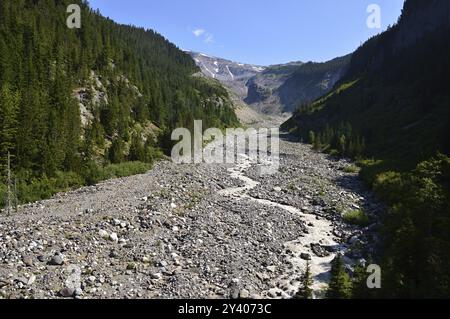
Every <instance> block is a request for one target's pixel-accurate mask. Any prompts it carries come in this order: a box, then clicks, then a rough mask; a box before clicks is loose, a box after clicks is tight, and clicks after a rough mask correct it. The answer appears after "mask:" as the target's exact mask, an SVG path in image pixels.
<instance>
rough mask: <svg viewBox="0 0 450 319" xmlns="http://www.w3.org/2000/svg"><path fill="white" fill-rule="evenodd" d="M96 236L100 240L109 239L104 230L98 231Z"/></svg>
mask: <svg viewBox="0 0 450 319" xmlns="http://www.w3.org/2000/svg"><path fill="white" fill-rule="evenodd" d="M98 235H99V236H100V237H101V238H103V239H106V238H108V237H109V234H108V232H107V231H106V230H103V229H100V230H99V231H98Z"/></svg>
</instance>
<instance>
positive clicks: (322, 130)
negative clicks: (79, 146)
mask: <svg viewBox="0 0 450 319" xmlns="http://www.w3.org/2000/svg"><path fill="white" fill-rule="evenodd" d="M449 16H450V2H448V1H442V0H434V1H427V2H423V1H418V0H408V1H407V2H405V7H404V10H403V14H402V16H401V18H400V20H399V23H398V24H397V25H395V26H394V27H392V28H391V29H389V30H388V31H387V32H384V33H382V34H381V35H379V36H376V37H374V38H372V39H370V40H369V41H367V42H366V43H365V44H364V45H362V46H361V47H360V48H359V49H358V50H357V51H356V52H355V53H354V54H353V55H352V58H351V62H350V65H349V67H348V71H347V72H346V74H345V75H344V77H343V78H342V80H341V81H340V82H339V83H338V84H337V85H336V87H335V90H334V91H333V92H332V93H331V94H329V95H328V96H326V97H324V98H322V99H320V100H318V101H316V102H314V103H313V104H312V105H311V106H310V107H306V108H304V109H302V110H300V111H299V112H297V113H296V114H295V115H294V117H293V118H292V119H291V120H289V121H288V122H287V123H286V124H285V125H284V127H285V128H286V129H293V128H296V129H297V131H298V133H299V134H300V135H302V136H303V137H304V138H305V139H307V138H308V135H309V131H314V132H316V133H318V134H324V135H326V137H325V138H326V139H329V137H330V136H331V135H333V134H332V133H333V131H335V132H337V131H342V130H340V129H339V127H342V126H346V127H348V128H350V127H351V132H350V131H349V129H346V130H347V131H348V133H347V135H352V138H353V137H355V136H356V135H360V136H361V137H364V139H365V144H366V145H365V146H366V153H368V154H367V155H370V156H379V157H382V158H386V157H388V158H391V159H402V161H403V160H406V159H407V160H408V161H409V162H410V163H411V165H414V164H415V163H416V162H417V161H418V160H421V159H424V158H427V157H429V156H432V155H433V154H434V153H435V151H436V150H440V151H442V152H447V153H449V152H450V145H449V139H448V136H449V133H450V132H449V127H450V120H449V119H450V107H449V105H450V103H449V102H450V94H449V92H448V74H449V73H450V63H449V58H448V57H449V56H450V36H449V34H450V32H449V31H450V19H449ZM338 135H340V134H338ZM335 137H337V138H339V137H338V136H335ZM335 140H336V139H335ZM347 141H348V142H350V140H349V138H348V137H347Z"/></svg>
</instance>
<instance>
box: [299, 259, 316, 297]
mask: <svg viewBox="0 0 450 319" xmlns="http://www.w3.org/2000/svg"><path fill="white" fill-rule="evenodd" d="M312 285H313V279H312V274H311V265H310V263H309V261H307V262H306V268H305V271H304V273H303V274H302V276H301V278H300V288H299V290H298V292H297V294H296V295H295V297H296V298H297V299H311V298H312V297H313V290H312V287H311V286H312Z"/></svg>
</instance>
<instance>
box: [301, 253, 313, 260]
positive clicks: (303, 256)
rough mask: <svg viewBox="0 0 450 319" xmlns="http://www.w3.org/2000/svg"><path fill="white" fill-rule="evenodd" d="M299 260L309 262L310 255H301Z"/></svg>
mask: <svg viewBox="0 0 450 319" xmlns="http://www.w3.org/2000/svg"><path fill="white" fill-rule="evenodd" d="M300 258H301V259H303V260H311V255H310V254H306V253H301V254H300Z"/></svg>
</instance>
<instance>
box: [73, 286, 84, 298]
mask: <svg viewBox="0 0 450 319" xmlns="http://www.w3.org/2000/svg"><path fill="white" fill-rule="evenodd" d="M74 294H75V296H82V295H83V289H81V288H77V289H75V292H74Z"/></svg>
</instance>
